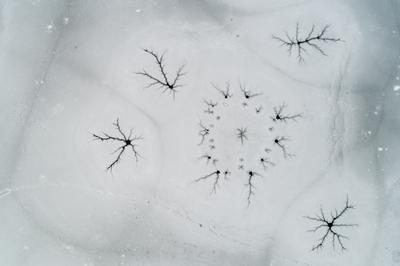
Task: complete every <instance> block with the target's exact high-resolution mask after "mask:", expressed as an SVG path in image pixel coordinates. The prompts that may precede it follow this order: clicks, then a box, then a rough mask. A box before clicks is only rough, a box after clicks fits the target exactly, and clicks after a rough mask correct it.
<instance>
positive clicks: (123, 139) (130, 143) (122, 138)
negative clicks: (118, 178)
mask: <svg viewBox="0 0 400 266" xmlns="http://www.w3.org/2000/svg"><path fill="white" fill-rule="evenodd" d="M113 125H114V126H115V127H116V129H117V131H118V134H119V136H117V137H115V136H111V135H109V134H107V133H103V136H100V135H97V134H92V136H93V137H94V139H95V140H100V141H102V142H103V141H110V142H120V143H121V145H120V146H119V147H118V148H117V149H116V150H115V151H114V152H113V154H114V153H118V154H117V157H116V158H115V159H114V160H113V161H112V162H111V163H110V164H109V165H108V166H107V168H106V169H107V170H108V171H111V172H112V170H113V167H114V166H115V165H116V164H118V163H119V162H120V160H121V157H122V155H123V154H124V152H125V151H126V150H127V149H129V148H130V149H131V150H132V152H133V155H134V156H135V159H136V162H137V161H138V159H139V157H141V156H140V154H139V153H138V151H137V150H136V147H137V144H136V142H137V141H138V140H142V139H143V137H142V136H133V137H132V133H133V129H131V130H130V131H129V135H128V136H127V135H126V134H125V133H124V132H123V131H122V129H121V126H120V125H119V119H117V121H116V122H115V123H113Z"/></svg>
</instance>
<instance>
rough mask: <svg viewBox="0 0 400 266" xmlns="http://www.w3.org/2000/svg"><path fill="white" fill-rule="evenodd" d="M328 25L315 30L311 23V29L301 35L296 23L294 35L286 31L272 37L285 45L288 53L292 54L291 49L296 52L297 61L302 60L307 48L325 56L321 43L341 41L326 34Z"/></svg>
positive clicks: (300, 61)
mask: <svg viewBox="0 0 400 266" xmlns="http://www.w3.org/2000/svg"><path fill="white" fill-rule="evenodd" d="M328 29H329V25H325V26H324V27H323V28H322V29H320V30H316V29H315V25H312V27H311V29H310V30H309V31H308V33H306V34H305V35H304V36H301V35H302V34H301V33H300V28H299V23H297V24H296V32H295V33H294V35H292V36H291V35H289V33H287V32H286V35H285V37H278V36H275V35H273V36H272V37H273V38H274V39H275V40H277V41H278V42H280V43H281V45H282V46H285V47H287V50H288V52H289V54H290V55H291V54H292V51H293V49H294V50H295V51H296V53H297V60H298V61H299V63H302V62H304V54H307V53H308V49H312V50H315V51H318V52H319V53H320V54H321V55H324V56H326V55H327V54H326V53H325V51H324V50H323V48H322V46H321V44H323V43H337V42H340V41H342V40H341V39H340V38H334V37H330V36H328Z"/></svg>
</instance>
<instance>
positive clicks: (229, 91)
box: [212, 82, 233, 99]
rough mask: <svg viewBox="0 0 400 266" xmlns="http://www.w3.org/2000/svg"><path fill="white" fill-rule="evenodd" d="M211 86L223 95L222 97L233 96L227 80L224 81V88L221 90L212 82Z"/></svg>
mask: <svg viewBox="0 0 400 266" xmlns="http://www.w3.org/2000/svg"><path fill="white" fill-rule="evenodd" d="M212 86H213V87H214V88H215V89H216V90H217V91H218V92H219V93H221V94H222V96H223V97H224V99H229V98H231V97H232V96H233V94H232V93H231V86H230V84H229V82H226V84H225V90H222V89H220V88H218V86H217V85H215V84H212Z"/></svg>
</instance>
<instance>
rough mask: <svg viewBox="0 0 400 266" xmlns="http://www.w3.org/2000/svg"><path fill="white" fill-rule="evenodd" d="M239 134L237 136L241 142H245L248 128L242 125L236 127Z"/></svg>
mask: <svg viewBox="0 0 400 266" xmlns="http://www.w3.org/2000/svg"><path fill="white" fill-rule="evenodd" d="M236 131H237V134H236V137H237V138H238V139H239V140H240V142H241V143H242V145H243V143H244V141H245V140H247V128H245V127H241V128H237V129H236Z"/></svg>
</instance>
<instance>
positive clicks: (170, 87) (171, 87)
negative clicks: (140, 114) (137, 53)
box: [136, 49, 185, 99]
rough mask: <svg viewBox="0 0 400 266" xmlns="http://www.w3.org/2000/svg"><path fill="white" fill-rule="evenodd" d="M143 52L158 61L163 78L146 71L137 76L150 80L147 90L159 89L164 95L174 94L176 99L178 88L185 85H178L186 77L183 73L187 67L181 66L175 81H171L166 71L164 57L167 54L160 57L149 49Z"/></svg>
mask: <svg viewBox="0 0 400 266" xmlns="http://www.w3.org/2000/svg"><path fill="white" fill-rule="evenodd" d="M143 51H144V52H145V53H147V54H149V55H151V56H152V57H153V58H154V60H155V61H156V64H157V67H158V69H159V71H160V74H161V77H157V76H156V75H154V74H150V73H149V72H147V71H146V70H144V69H143V70H142V71H139V72H137V73H136V74H138V75H142V76H144V77H146V78H148V79H149V80H150V83H149V84H148V85H147V86H146V88H149V87H153V86H154V87H158V88H159V89H161V90H162V93H164V92H166V91H168V92H169V93H171V94H172V97H173V98H174V99H175V94H176V92H177V88H179V87H182V86H183V85H181V84H178V82H179V81H180V79H181V77H182V76H183V75H185V73H184V72H183V69H184V67H185V65H181V66H180V67H179V68H178V70H177V71H176V74H175V77H174V78H173V79H169V78H168V76H167V71H166V70H165V64H164V55H165V52H163V53H162V54H161V55H159V54H158V53H157V52H154V51H152V50H149V49H143Z"/></svg>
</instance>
